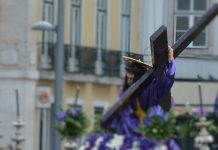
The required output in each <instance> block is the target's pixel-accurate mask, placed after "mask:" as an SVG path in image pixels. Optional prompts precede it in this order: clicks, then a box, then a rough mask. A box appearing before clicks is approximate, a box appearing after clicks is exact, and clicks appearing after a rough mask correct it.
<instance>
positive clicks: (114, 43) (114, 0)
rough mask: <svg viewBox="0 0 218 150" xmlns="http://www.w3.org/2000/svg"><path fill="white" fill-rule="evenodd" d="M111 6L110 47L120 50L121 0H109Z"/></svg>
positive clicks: (109, 18) (109, 23)
mask: <svg viewBox="0 0 218 150" xmlns="http://www.w3.org/2000/svg"><path fill="white" fill-rule="evenodd" d="M108 2H109V4H110V7H109V9H108V20H109V21H108V48H109V49H114V50H120V19H121V14H120V8H121V6H120V1H119V0H110V1H108Z"/></svg>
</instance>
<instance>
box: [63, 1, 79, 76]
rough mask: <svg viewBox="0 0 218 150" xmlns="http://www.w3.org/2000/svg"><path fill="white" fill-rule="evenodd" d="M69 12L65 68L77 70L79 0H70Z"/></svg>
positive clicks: (72, 70) (71, 70)
mask: <svg viewBox="0 0 218 150" xmlns="http://www.w3.org/2000/svg"><path fill="white" fill-rule="evenodd" d="M70 11H71V13H70V44H71V46H70V49H68V50H67V61H68V62H67V66H66V67H67V70H68V71H70V72H75V71H78V68H77V65H78V61H77V59H76V53H77V52H76V51H77V50H78V49H76V48H77V46H80V45H81V43H80V42H81V0H71V10H70Z"/></svg>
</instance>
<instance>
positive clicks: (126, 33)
mask: <svg viewBox="0 0 218 150" xmlns="http://www.w3.org/2000/svg"><path fill="white" fill-rule="evenodd" d="M121 6H122V9H121V10H122V11H121V50H122V51H129V50H130V16H131V1H130V0H122V5H121Z"/></svg>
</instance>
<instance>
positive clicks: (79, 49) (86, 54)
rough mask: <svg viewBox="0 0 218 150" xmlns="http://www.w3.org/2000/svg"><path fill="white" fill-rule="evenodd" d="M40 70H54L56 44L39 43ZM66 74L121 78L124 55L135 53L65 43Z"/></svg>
mask: <svg viewBox="0 0 218 150" xmlns="http://www.w3.org/2000/svg"><path fill="white" fill-rule="evenodd" d="M38 46H39V51H40V52H39V57H38V58H39V61H38V62H39V63H38V68H39V70H40V72H45V71H46V72H53V70H54V57H55V44H54V43H39V44H38ZM64 50H65V59H64V60H65V62H64V71H65V74H68V75H70V74H73V75H91V76H98V77H113V78H120V77H121V76H122V73H123V72H124V62H123V61H122V58H121V57H122V55H132V54H134V53H129V52H128V53H127V52H125V53H124V52H121V51H119V50H108V49H97V48H94V47H85V46H73V45H64Z"/></svg>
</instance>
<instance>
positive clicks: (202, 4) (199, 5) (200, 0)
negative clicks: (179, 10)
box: [194, 0, 207, 10]
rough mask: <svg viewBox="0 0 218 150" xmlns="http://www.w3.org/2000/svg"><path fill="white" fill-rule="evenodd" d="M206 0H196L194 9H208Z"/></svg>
mask: <svg viewBox="0 0 218 150" xmlns="http://www.w3.org/2000/svg"><path fill="white" fill-rule="evenodd" d="M206 8H207V2H206V0H194V10H206Z"/></svg>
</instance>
